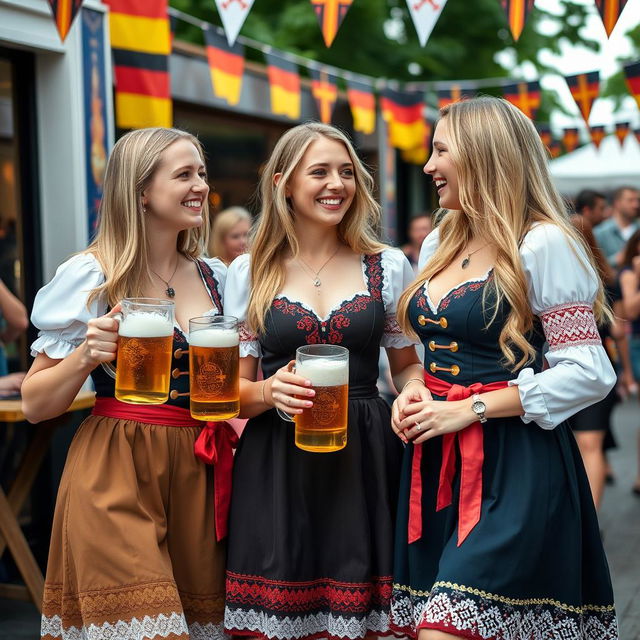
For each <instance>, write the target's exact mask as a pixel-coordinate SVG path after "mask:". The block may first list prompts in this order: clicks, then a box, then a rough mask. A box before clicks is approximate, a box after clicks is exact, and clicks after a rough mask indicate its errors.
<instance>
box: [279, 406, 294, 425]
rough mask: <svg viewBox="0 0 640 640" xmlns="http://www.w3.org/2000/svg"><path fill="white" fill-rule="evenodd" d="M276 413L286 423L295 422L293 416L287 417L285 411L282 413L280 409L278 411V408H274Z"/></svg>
mask: <svg viewBox="0 0 640 640" xmlns="http://www.w3.org/2000/svg"><path fill="white" fill-rule="evenodd" d="M276 413H277V414H278V415H279V416H280V417H281V418H282V419H283V420H286V421H287V422H295V420H294V419H293V416H291V415H289V414H288V413H286V412H285V411H283V410H282V409H278V407H276Z"/></svg>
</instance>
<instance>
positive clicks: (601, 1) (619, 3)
mask: <svg viewBox="0 0 640 640" xmlns="http://www.w3.org/2000/svg"><path fill="white" fill-rule="evenodd" d="M626 4H627V0H596V6H597V7H598V11H599V12H600V17H601V18H602V23H603V24H604V29H605V31H606V32H607V36H610V35H611V32H612V31H613V29H614V27H615V26H616V23H617V22H618V18H619V17H620V14H621V13H622V10H623V9H624V6H625V5H626Z"/></svg>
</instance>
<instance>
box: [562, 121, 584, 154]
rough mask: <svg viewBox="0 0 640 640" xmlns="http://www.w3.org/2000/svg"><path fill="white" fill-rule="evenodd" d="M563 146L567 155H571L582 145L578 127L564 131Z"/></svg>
mask: <svg viewBox="0 0 640 640" xmlns="http://www.w3.org/2000/svg"><path fill="white" fill-rule="evenodd" d="M562 144H563V145H564V148H565V151H566V152H567V153H571V152H572V151H573V150H574V149H575V148H576V147H577V146H578V145H579V144H580V137H579V136H578V129H577V128H576V127H567V128H566V129H564V133H563V134H562Z"/></svg>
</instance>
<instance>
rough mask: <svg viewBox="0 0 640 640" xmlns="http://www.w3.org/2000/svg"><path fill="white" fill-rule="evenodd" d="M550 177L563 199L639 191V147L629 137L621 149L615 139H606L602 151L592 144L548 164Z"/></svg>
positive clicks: (632, 136)
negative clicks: (592, 192) (623, 189)
mask: <svg viewBox="0 0 640 640" xmlns="http://www.w3.org/2000/svg"><path fill="white" fill-rule="evenodd" d="M549 169H550V171H551V177H552V178H553V181H554V183H555V185H556V187H557V188H558V190H559V191H560V193H561V194H562V195H563V196H567V197H573V196H575V195H576V194H577V193H578V192H579V191H580V190H581V189H595V190H597V191H611V190H612V189H616V188H617V187H623V186H626V185H629V186H632V187H637V188H640V144H639V143H638V141H637V140H636V137H635V135H633V133H629V135H628V136H627V137H626V139H625V141H624V145H623V146H621V145H620V143H619V142H618V138H616V136H615V135H610V136H607V137H606V138H605V139H604V140H603V141H602V144H601V145H600V148H599V149H596V146H595V145H594V144H593V143H590V144H588V145H585V146H583V147H580V148H579V149H576V150H575V151H573V152H572V153H568V154H566V155H564V156H562V157H561V158H556V159H555V160H552V161H551V162H550V163H549Z"/></svg>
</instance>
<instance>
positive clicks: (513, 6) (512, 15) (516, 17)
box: [501, 0, 534, 42]
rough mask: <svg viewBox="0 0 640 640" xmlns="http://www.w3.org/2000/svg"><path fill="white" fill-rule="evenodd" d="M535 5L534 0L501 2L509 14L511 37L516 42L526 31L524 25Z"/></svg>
mask: <svg viewBox="0 0 640 640" xmlns="http://www.w3.org/2000/svg"><path fill="white" fill-rule="evenodd" d="M533 3H534V0H501V4H502V8H503V9H504V12H505V13H506V14H507V20H508V21H509V27H510V29H511V35H512V36H513V39H514V40H515V41H516V42H517V41H518V38H519V37H520V34H521V33H522V29H524V23H525V22H526V21H527V18H528V17H529V13H530V12H531V9H532V8H533Z"/></svg>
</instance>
